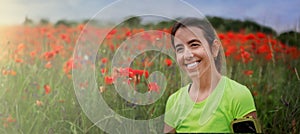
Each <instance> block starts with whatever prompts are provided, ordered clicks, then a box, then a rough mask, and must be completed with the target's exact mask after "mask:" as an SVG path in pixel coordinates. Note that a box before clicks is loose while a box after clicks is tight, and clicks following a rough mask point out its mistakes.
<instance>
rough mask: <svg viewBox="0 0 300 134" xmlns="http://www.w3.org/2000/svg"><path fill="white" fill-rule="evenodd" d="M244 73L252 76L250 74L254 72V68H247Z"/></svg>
mask: <svg viewBox="0 0 300 134" xmlns="http://www.w3.org/2000/svg"><path fill="white" fill-rule="evenodd" d="M244 74H245V75H247V76H250V75H252V74H253V70H245V71H244Z"/></svg>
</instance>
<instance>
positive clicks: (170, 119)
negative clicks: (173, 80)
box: [164, 96, 176, 128]
mask: <svg viewBox="0 0 300 134" xmlns="http://www.w3.org/2000/svg"><path fill="white" fill-rule="evenodd" d="M172 106H174V96H170V97H169V99H168V101H167V104H166V110H165V118H164V122H165V123H166V124H168V125H169V126H171V127H173V128H175V127H176V125H175V122H176V121H175V119H176V117H175V114H174V112H171V108H172Z"/></svg>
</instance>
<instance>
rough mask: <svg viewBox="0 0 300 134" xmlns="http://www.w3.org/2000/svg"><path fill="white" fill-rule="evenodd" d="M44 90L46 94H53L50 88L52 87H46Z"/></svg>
mask: <svg viewBox="0 0 300 134" xmlns="http://www.w3.org/2000/svg"><path fill="white" fill-rule="evenodd" d="M44 90H45V93H46V94H49V93H50V92H51V88H50V86H49V85H47V84H46V85H44Z"/></svg>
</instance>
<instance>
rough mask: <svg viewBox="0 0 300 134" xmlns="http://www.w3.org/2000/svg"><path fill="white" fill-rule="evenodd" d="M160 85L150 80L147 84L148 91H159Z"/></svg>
mask: <svg viewBox="0 0 300 134" xmlns="http://www.w3.org/2000/svg"><path fill="white" fill-rule="evenodd" d="M159 89H160V87H159V86H158V85H157V83H156V82H150V83H149V84H148V91H155V92H157V93H158V92H159Z"/></svg>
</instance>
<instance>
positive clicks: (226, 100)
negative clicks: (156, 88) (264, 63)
mask: <svg viewBox="0 0 300 134" xmlns="http://www.w3.org/2000/svg"><path fill="white" fill-rule="evenodd" d="M171 35H172V38H171V41H172V44H173V47H174V49H175V53H176V60H177V62H178V64H179V66H180V67H181V69H182V70H183V71H184V72H186V73H187V75H188V76H189V78H190V79H191V80H192V83H191V84H188V85H186V86H185V87H182V88H181V89H179V90H178V91H176V92H175V93H174V94H172V95H171V96H170V98H169V99H168V101H167V105H166V112H165V127H164V132H165V133H168V132H171V133H174V132H222V133H224V132H232V131H231V128H230V123H231V122H232V121H233V120H234V119H235V118H242V117H248V116H252V117H253V118H256V108H255V104H254V101H253V97H252V95H251V92H250V91H249V89H248V88H247V87H245V86H243V85H241V84H239V83H237V82H235V81H233V80H231V79H229V78H227V77H226V76H222V74H221V72H222V70H221V69H222V66H221V65H222V62H221V61H222V55H221V42H220V40H219V39H218V37H217V34H216V32H215V30H214V29H213V27H212V26H211V25H210V23H209V22H208V21H207V20H205V19H197V18H185V19H182V20H180V21H179V22H177V23H176V24H175V25H174V26H173V29H172V32H171Z"/></svg>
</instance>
